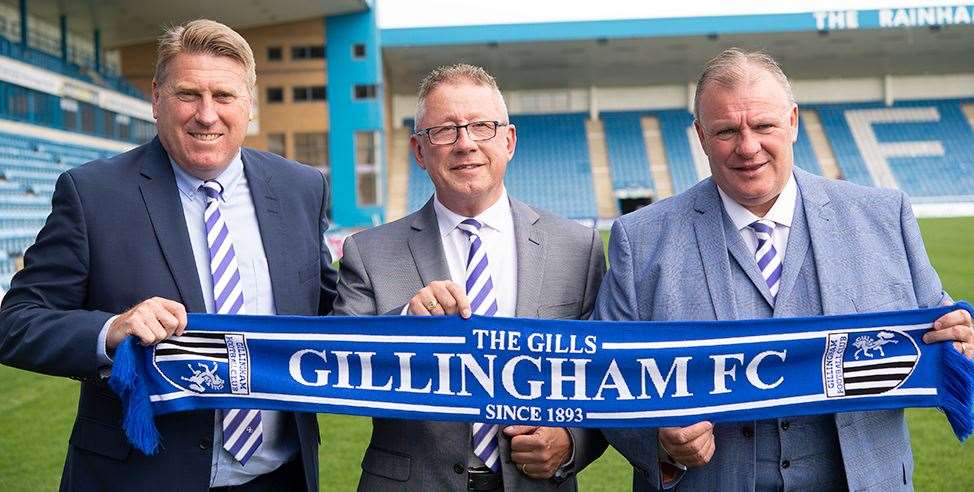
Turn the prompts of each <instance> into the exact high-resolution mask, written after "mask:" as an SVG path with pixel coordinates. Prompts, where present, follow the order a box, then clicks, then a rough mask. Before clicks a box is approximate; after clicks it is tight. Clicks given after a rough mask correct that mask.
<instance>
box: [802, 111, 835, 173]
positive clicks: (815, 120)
mask: <svg viewBox="0 0 974 492" xmlns="http://www.w3.org/2000/svg"><path fill="white" fill-rule="evenodd" d="M801 120H802V121H801V122H802V126H804V127H805V132H806V133H807V134H808V140H809V141H810V142H811V146H812V150H813V151H814V153H815V156H816V157H817V158H818V165H819V168H821V171H822V175H823V176H825V177H826V178H830V179H841V178H842V172H841V171H840V170H839V165H838V164H837V162H836V160H835V154H834V153H832V146H831V145H829V139H828V137H826V136H825V130H824V129H822V120H821V119H819V117H818V112H816V111H812V110H808V111H802V112H801Z"/></svg>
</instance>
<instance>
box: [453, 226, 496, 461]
mask: <svg viewBox="0 0 974 492" xmlns="http://www.w3.org/2000/svg"><path fill="white" fill-rule="evenodd" d="M481 227H482V225H481V223H480V222H477V221H476V220H474V219H466V220H464V221H463V222H461V223H460V224H459V225H457V228H458V229H460V230H461V231H463V233H464V234H466V235H467V240H468V241H469V242H470V252H469V253H468V254H467V282H466V291H467V298H469V299H470V310H471V311H472V312H473V314H479V315H482V316H493V315H494V314H495V313H497V297H496V296H495V294H494V282H493V281H492V280H491V278H490V265H489V264H488V263H487V248H484V247H483V242H482V241H481V240H480V235H479V233H480V228H481ZM499 430H500V427H498V426H497V425H492V424H484V423H480V422H475V423H474V424H473V438H472V439H471V444H472V445H473V452H474V454H475V455H477V457H478V458H480V459H481V460H482V461H483V462H484V464H485V465H487V467H488V468H490V469H491V471H493V472H494V473H497V471H498V470H500V450H499V449H498V447H497V432H498V431H499Z"/></svg>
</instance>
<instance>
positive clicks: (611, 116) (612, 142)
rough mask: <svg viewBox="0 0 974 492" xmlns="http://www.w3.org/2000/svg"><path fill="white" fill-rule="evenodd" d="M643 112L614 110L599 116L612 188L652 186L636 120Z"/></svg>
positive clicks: (647, 187) (639, 125)
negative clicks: (603, 133)
mask: <svg viewBox="0 0 974 492" xmlns="http://www.w3.org/2000/svg"><path fill="white" fill-rule="evenodd" d="M645 114H647V113H646V112H643V111H617V112H603V113H601V114H600V115H599V118H601V119H602V126H603V128H604V129H605V147H606V152H607V154H608V156H607V157H608V159H609V174H610V175H611V176H612V189H613V190H624V189H632V188H640V189H648V190H655V189H656V186H655V184H654V183H653V176H652V174H651V173H650V172H649V155H648V154H647V152H646V143H645V141H644V140H643V131H642V123H641V121H640V120H641V119H642V117H643V115H645Z"/></svg>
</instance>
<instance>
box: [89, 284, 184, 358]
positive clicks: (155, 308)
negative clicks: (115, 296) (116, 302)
mask: <svg viewBox="0 0 974 492" xmlns="http://www.w3.org/2000/svg"><path fill="white" fill-rule="evenodd" d="M185 330H186V308H185V307H184V306H183V305H182V304H180V303H178V302H176V301H170V300H169V299H163V298H161V297H153V298H151V299H146V300H144V301H142V302H140V303H138V304H136V305H135V307H133V308H132V309H129V310H128V311H125V312H124V313H122V314H120V315H119V316H118V317H117V318H115V321H112V324H111V326H109V327H108V336H107V337H105V346H106V347H107V348H108V350H114V349H115V347H118V344H120V343H122V340H125V337H126V336H128V335H134V336H136V337H139V340H140V342H141V343H142V345H144V346H149V345H155V344H157V343H159V342H161V341H163V340H165V339H167V338H169V337H170V336H172V335H173V334H176V335H182V334H183V331H185Z"/></svg>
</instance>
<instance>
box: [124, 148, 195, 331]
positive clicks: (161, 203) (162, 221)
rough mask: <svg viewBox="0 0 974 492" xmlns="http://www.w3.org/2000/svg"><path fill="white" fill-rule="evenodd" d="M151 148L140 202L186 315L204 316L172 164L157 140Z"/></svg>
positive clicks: (145, 166) (144, 168)
mask: <svg viewBox="0 0 974 492" xmlns="http://www.w3.org/2000/svg"><path fill="white" fill-rule="evenodd" d="M150 145H151V150H150V152H148V153H147V154H146V157H145V160H143V162H142V169H141V170H140V173H141V175H142V178H143V179H142V182H141V183H140V184H139V190H140V191H141V192H142V200H143V201H145V208H146V211H147V212H148V214H149V220H150V221H151V222H152V229H153V231H154V232H155V235H156V240H157V241H158V242H159V247H160V248H161V249H162V255H163V257H164V258H165V260H166V264H167V265H168V266H169V271H170V272H172V276H173V279H174V280H175V282H176V289H178V290H179V295H180V297H181V298H182V299H181V300H182V303H183V305H185V306H186V309H187V311H189V312H196V313H202V312H206V304H205V303H204V302H203V291H202V290H201V289H200V277H199V273H198V272H197V271H196V259H195V258H194V256H193V246H192V244H191V243H190V241H189V230H188V229H187V228H186V217H185V216H184V215H183V204H182V202H181V201H180V199H179V190H178V189H177V188H176V177H175V175H174V174H173V171H172V164H170V162H169V156H168V155H167V154H166V152H165V150H163V148H162V144H161V143H159V138H158V137H156V138H155V139H154V140H153V141H152V143H151V144H150Z"/></svg>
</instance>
